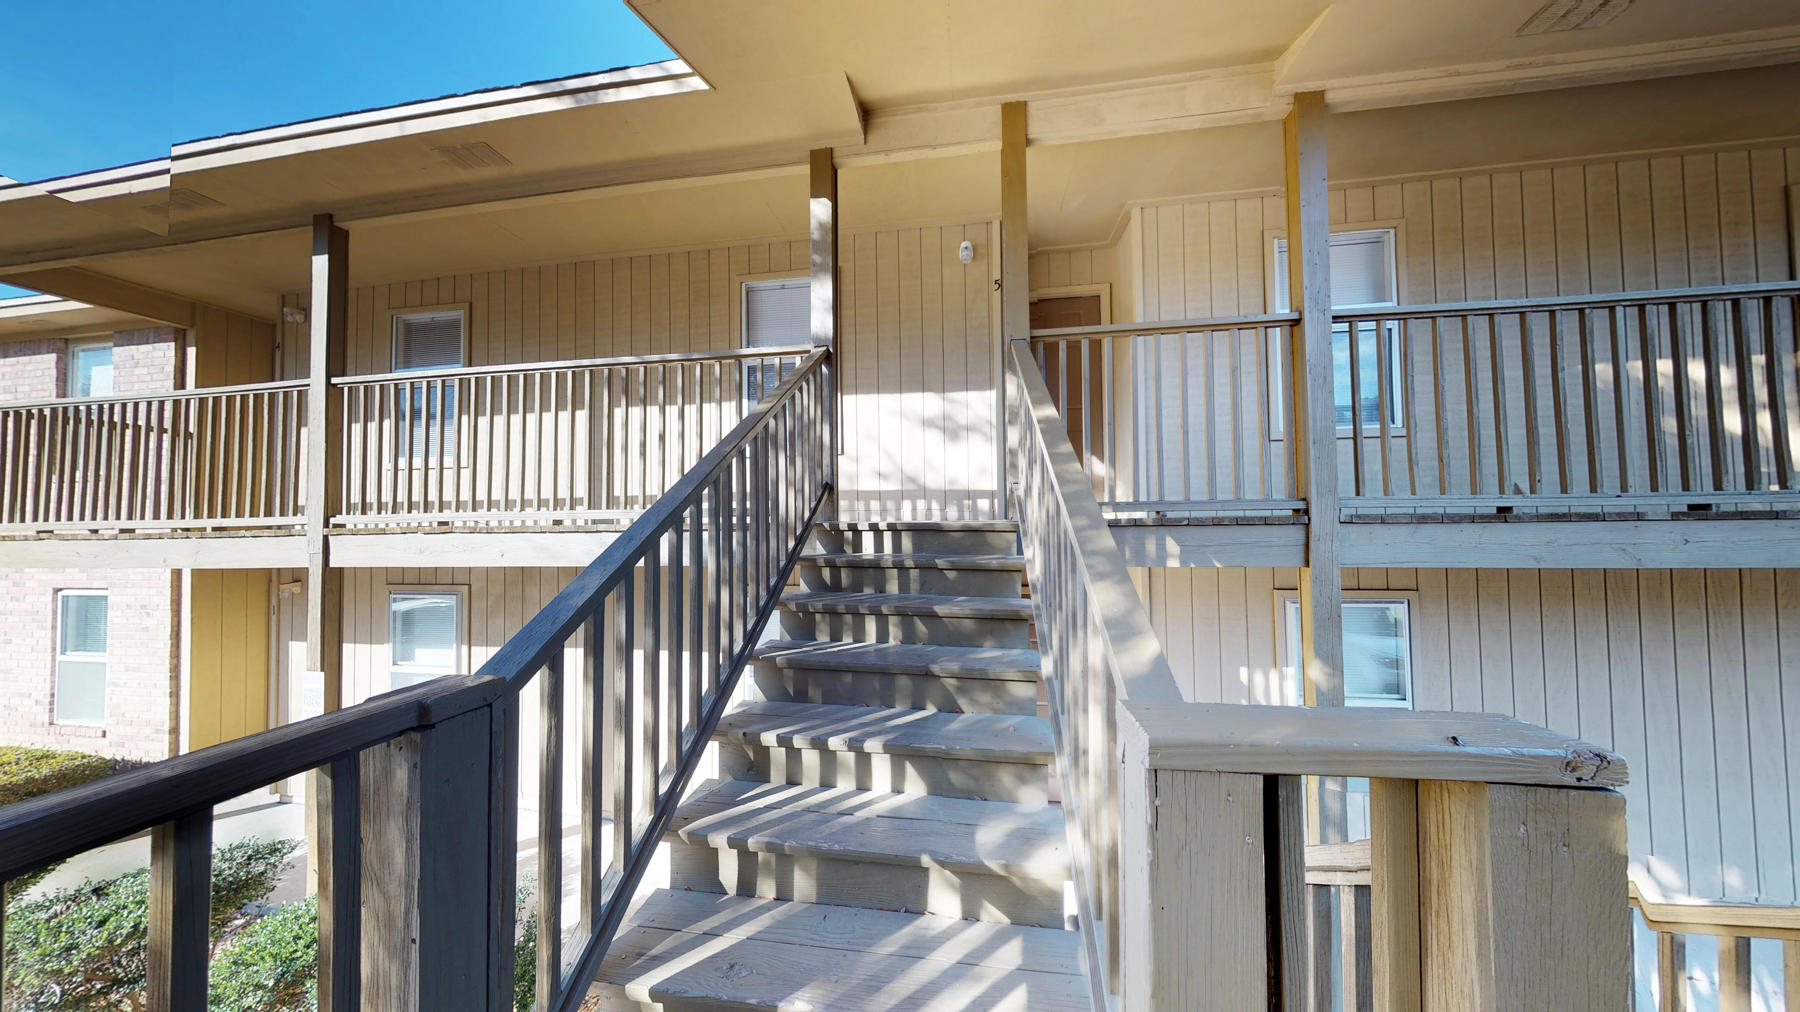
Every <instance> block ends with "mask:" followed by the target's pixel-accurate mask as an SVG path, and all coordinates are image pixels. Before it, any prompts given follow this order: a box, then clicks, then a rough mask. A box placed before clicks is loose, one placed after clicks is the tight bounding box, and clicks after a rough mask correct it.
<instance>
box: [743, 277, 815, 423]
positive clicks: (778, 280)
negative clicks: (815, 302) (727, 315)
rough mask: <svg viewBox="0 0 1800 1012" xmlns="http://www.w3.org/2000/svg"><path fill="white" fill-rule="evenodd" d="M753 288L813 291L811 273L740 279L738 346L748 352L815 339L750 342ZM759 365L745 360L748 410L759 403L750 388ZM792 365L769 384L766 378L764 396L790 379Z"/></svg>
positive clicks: (745, 404) (746, 405)
mask: <svg viewBox="0 0 1800 1012" xmlns="http://www.w3.org/2000/svg"><path fill="white" fill-rule="evenodd" d="M753 288H759V289H760V288H803V289H807V290H808V291H809V293H810V289H811V288H812V276H811V275H808V274H784V275H781V276H779V277H759V278H745V279H744V280H743V281H742V282H740V283H739V285H738V346H739V347H741V348H743V349H745V350H746V351H748V350H750V349H752V348H790V347H799V346H801V345H805V344H807V343H809V342H810V341H811V340H812V335H811V333H808V334H807V335H806V337H805V338H804V339H803V340H801V341H800V342H799V343H798V344H794V345H786V344H767V345H763V344H751V343H750V290H751V289H753ZM810 304H811V303H810V294H809V302H808V305H809V307H810ZM758 368H759V367H758V366H757V365H755V364H753V363H750V362H746V363H744V388H743V389H744V408H745V410H749V409H750V408H751V407H753V406H755V404H756V399H755V398H752V397H751V395H750V389H751V383H752V382H753V379H752V377H754V376H755V375H756V372H757V369H758ZM760 368H763V369H764V371H765V372H766V371H767V368H768V367H766V366H764V367H760ZM793 368H794V367H788V368H784V369H782V370H781V373H780V375H779V376H776V377H774V382H773V383H768V382H767V381H766V380H765V384H764V387H765V388H763V389H762V393H763V395H764V396H767V395H768V392H769V391H770V390H773V389H774V388H775V387H776V386H778V385H780V383H781V381H782V380H783V379H785V378H787V375H788V373H790V372H792V371H793Z"/></svg>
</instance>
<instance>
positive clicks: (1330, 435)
mask: <svg viewBox="0 0 1800 1012" xmlns="http://www.w3.org/2000/svg"><path fill="white" fill-rule="evenodd" d="M1282 139H1283V142H1284V144H1283V147H1284V151H1285V162H1286V168H1287V243H1288V246H1287V253H1288V257H1287V263H1288V299H1289V305H1291V306H1292V307H1293V310H1294V311H1295V312H1297V313H1299V314H1300V322H1299V323H1298V324H1296V325H1295V327H1294V330H1293V339H1292V340H1293V348H1292V353H1291V355H1290V359H1291V361H1292V363H1293V375H1292V376H1291V377H1290V381H1291V388H1292V397H1293V404H1294V410H1293V423H1292V424H1293V429H1294V431H1293V432H1291V433H1289V434H1288V438H1289V439H1293V440H1298V441H1299V444H1298V446H1297V447H1296V452H1295V462H1296V463H1295V472H1296V473H1295V483H1296V486H1297V491H1298V492H1299V494H1300V495H1301V496H1302V497H1303V498H1305V500H1306V511H1307V525H1306V565H1305V566H1304V567H1303V568H1302V569H1301V570H1300V587H1299V597H1300V657H1299V658H1298V663H1299V664H1300V669H1301V671H1302V672H1303V673H1304V675H1305V682H1304V686H1305V694H1306V705H1308V706H1342V705H1344V685H1343V670H1344V614H1343V574H1342V573H1341V572H1340V571H1339V569H1338V464H1337V407H1336V399H1335V398H1336V395H1335V393H1334V390H1335V387H1334V385H1333V383H1332V357H1331V256H1330V244H1331V225H1330V218H1329V213H1328V208H1327V205H1326V178H1325V96H1324V93H1322V92H1316V91H1312V92H1302V93H1301V94H1298V95H1295V96H1294V108H1293V109H1292V110H1291V111H1289V113H1288V115H1287V119H1286V120H1285V121H1283V124H1282ZM1309 786H1310V794H1311V798H1310V803H1309V805H1308V807H1309V809H1310V813H1311V816H1312V818H1311V820H1310V821H1311V823H1312V829H1313V832H1314V834H1315V842H1318V843H1340V842H1342V841H1343V840H1344V838H1345V836H1346V834H1347V832H1348V826H1347V824H1346V822H1345V812H1344V798H1343V795H1344V788H1343V781H1342V780H1341V779H1335V778H1333V779H1330V780H1325V781H1323V782H1322V778H1314V779H1313V780H1311V781H1309Z"/></svg>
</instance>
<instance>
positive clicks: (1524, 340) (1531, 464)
mask: <svg viewBox="0 0 1800 1012" xmlns="http://www.w3.org/2000/svg"><path fill="white" fill-rule="evenodd" d="M1518 320H1519V371H1520V373H1522V374H1523V375H1522V378H1523V382H1524V389H1525V486H1526V489H1527V490H1528V491H1530V493H1531V494H1532V495H1538V494H1540V493H1541V492H1542V491H1543V485H1544V469H1543V459H1542V455H1541V454H1540V452H1539V450H1538V441H1539V436H1540V433H1539V429H1540V428H1542V426H1540V425H1539V424H1538V388H1537V355H1536V354H1535V353H1534V352H1533V350H1532V343H1533V342H1532V337H1531V314H1529V313H1519V314H1518Z"/></svg>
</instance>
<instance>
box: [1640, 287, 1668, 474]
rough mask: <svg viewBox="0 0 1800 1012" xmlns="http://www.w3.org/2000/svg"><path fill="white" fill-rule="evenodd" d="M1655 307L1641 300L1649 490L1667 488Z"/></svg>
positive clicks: (1641, 363) (1642, 364) (1641, 354)
mask: <svg viewBox="0 0 1800 1012" xmlns="http://www.w3.org/2000/svg"><path fill="white" fill-rule="evenodd" d="M1651 317H1652V309H1651V307H1650V306H1648V305H1645V304H1643V303H1639V304H1638V307H1637V328H1638V362H1639V366H1638V367H1639V368H1640V369H1641V370H1642V371H1643V376H1644V378H1643V384H1644V459H1645V462H1646V464H1647V466H1648V467H1649V469H1650V491H1652V492H1666V491H1668V489H1667V488H1665V487H1664V481H1663V472H1664V469H1665V468H1664V462H1663V440H1662V431H1661V428H1660V427H1661V425H1662V416H1663V408H1662V376H1661V375H1660V374H1661V372H1662V368H1661V362H1662V355H1661V354H1660V352H1659V349H1658V347H1657V344H1658V342H1657V339H1656V331H1655V330H1654V329H1653V328H1652V327H1651V325H1650V320H1651Z"/></svg>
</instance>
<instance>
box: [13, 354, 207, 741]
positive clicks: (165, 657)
mask: <svg viewBox="0 0 1800 1012" xmlns="http://www.w3.org/2000/svg"><path fill="white" fill-rule="evenodd" d="M180 338H181V332H180V331H179V330H176V329H175V328H172V327H153V328H147V329H143V330H125V331H119V332H118V333H116V334H114V335H113V389H114V391H115V392H116V393H121V394H129V393H155V392H158V391H163V390H172V389H175V387H176V378H177V376H178V374H179V373H178V365H179V362H180V355H181V340H180ZM67 349H68V341H66V340H64V339H61V338H28V339H25V340H21V341H6V342H0V402H5V401H24V400H45V399H48V398H52V397H56V396H59V395H61V394H62V393H63V391H64V390H65V389H67V388H66V383H67V381H68V378H67V376H66V375H65V370H66V366H67V356H66V354H65V353H66V351H67ZM75 589H104V590H106V591H108V609H107V610H108V624H109V629H108V650H109V657H108V659H107V692H106V724H105V726H104V727H99V728H93V727H68V726H59V725H57V724H55V723H54V722H53V721H52V720H51V716H52V714H53V712H54V710H53V707H54V704H55V686H56V638H55V636H56V619H55V616H56V592H57V591H58V590H75ZM173 601H174V597H173V595H172V594H171V593H170V573H169V571H168V570H156V569H143V570H0V744H7V745H36V746H47V747H53V748H71V749H79V750H81V751H84V752H95V753H99V754H101V755H108V756H124V757H128V758H132V759H162V758H166V757H168V756H170V755H172V754H173V753H174V745H175V734H176V727H177V725H176V724H175V722H174V714H175V697H176V694H177V691H178V689H177V686H178V681H177V677H176V675H175V674H174V672H176V670H177V669H178V663H179V662H178V658H176V657H175V656H174V649H175V645H174V640H173V637H172V635H171V624H172V623H173V621H174V619H175V616H174V615H173V614H172V612H171V608H172V604H173Z"/></svg>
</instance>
